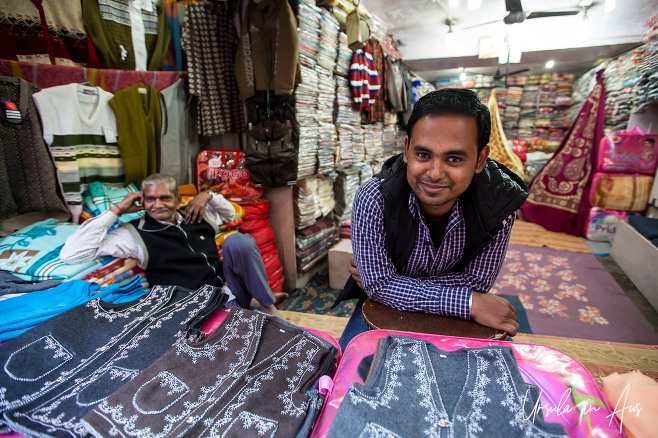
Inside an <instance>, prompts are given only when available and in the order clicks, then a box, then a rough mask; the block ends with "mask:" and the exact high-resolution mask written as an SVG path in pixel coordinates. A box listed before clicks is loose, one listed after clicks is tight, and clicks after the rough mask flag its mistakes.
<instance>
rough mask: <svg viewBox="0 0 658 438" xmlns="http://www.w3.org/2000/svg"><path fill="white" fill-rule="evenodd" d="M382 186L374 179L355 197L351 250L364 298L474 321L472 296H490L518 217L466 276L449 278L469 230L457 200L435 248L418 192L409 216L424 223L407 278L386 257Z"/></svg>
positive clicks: (469, 267) (509, 220)
mask: <svg viewBox="0 0 658 438" xmlns="http://www.w3.org/2000/svg"><path fill="white" fill-rule="evenodd" d="M379 184H380V180H379V179H378V178H371V179H369V180H368V181H366V182H365V183H364V184H363V185H362V186H361V187H359V189H358V190H357V192H356V195H355V197H354V204H353V206H352V221H351V229H352V249H353V251H354V259H355V260H356V266H357V268H358V270H359V275H360V276H361V284H363V289H364V290H365V292H366V294H367V295H368V296H369V297H370V298H372V299H373V300H374V301H378V302H380V303H382V304H385V305H387V306H390V307H393V308H396V309H399V310H411V311H419V312H425V313H432V314H439V315H451V316H459V317H461V318H464V319H468V318H469V317H470V310H469V300H470V296H471V291H480V292H488V291H489V289H491V286H492V285H493V283H494V281H495V280H496V277H497V276H498V273H499V272H500V268H501V266H502V264H503V260H504V259H505V253H506V252H507V244H508V242H509V238H510V233H511V230H512V225H513V224H514V217H515V216H514V214H512V215H511V216H510V217H509V218H507V219H506V220H505V224H504V226H503V228H502V229H501V230H500V231H499V232H498V233H497V234H496V236H495V237H494V239H493V241H492V242H491V243H489V245H487V246H486V247H485V248H484V249H483V250H482V251H481V253H480V254H479V255H478V256H477V257H476V258H474V259H473V260H472V261H471V262H470V263H469V264H468V265H467V266H466V268H465V269H464V272H447V271H448V270H450V268H452V267H453V266H454V265H456V264H457V262H458V261H459V260H460V259H461V257H462V254H463V251H464V245H465V243H466V225H465V223H464V218H463V216H462V213H461V207H460V206H459V200H457V202H456V203H455V206H454V207H453V209H452V210H451V213H450V219H449V221H448V225H447V227H446V233H445V237H444V239H443V242H442V243H441V246H440V247H439V248H438V249H435V248H434V244H433V243H432V238H431V236H430V232H429V229H428V228H427V224H426V222H425V218H424V217H423V215H422V214H421V211H420V207H419V205H418V200H417V198H416V195H415V194H414V192H413V191H412V192H411V195H410V196H409V210H410V211H411V214H412V215H413V216H414V217H415V218H420V220H419V222H420V226H419V229H418V235H417V236H416V243H415V245H414V249H413V251H412V253H411V257H410V258H409V261H408V262H407V266H406V268H405V270H404V273H403V274H404V275H399V274H397V272H396V269H395V266H394V265H393V262H392V261H391V259H390V258H389V257H388V254H387V252H386V243H385V229H384V199H383V197H382V195H381V193H380V191H379Z"/></svg>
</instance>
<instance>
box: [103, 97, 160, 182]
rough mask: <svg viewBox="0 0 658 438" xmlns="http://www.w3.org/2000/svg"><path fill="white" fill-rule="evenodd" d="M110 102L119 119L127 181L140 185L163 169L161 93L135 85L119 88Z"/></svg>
mask: <svg viewBox="0 0 658 438" xmlns="http://www.w3.org/2000/svg"><path fill="white" fill-rule="evenodd" d="M109 104H110V106H111V107H112V110H113V111H114V116H115V117H116V119H117V130H118V133H119V137H118V143H119V150H120V151H121V159H122V160H123V168H124V172H125V175H126V180H125V184H135V185H139V184H141V182H142V181H143V180H144V179H145V178H146V177H147V176H149V175H151V174H153V173H157V172H158V171H159V168H160V141H161V139H162V112H161V109H160V92H159V91H158V90H156V89H155V88H153V87H151V86H150V85H149V86H139V85H136V84H135V85H131V86H129V87H126V88H124V89H123V90H119V91H117V92H116V94H115V95H114V97H113V98H112V99H110V101H109Z"/></svg>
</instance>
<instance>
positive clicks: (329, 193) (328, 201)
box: [315, 175, 336, 217]
mask: <svg viewBox="0 0 658 438" xmlns="http://www.w3.org/2000/svg"><path fill="white" fill-rule="evenodd" d="M316 178H317V190H316V192H315V195H316V196H315V217H324V216H326V215H328V214H329V213H331V212H332V211H333V209H334V207H335V206H336V200H335V199H334V179H333V178H332V177H330V176H324V175H318V176H317V177H316Z"/></svg>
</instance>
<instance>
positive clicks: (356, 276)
mask: <svg viewBox="0 0 658 438" xmlns="http://www.w3.org/2000/svg"><path fill="white" fill-rule="evenodd" d="M347 269H348V270H349V271H350V274H352V278H353V279H354V281H356V284H358V285H359V287H360V288H361V289H363V285H362V284H361V277H360V276H359V271H358V270H357V269H356V262H355V261H354V259H352V260H350V267H349V268H347Z"/></svg>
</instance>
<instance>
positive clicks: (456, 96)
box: [407, 88, 491, 155]
mask: <svg viewBox="0 0 658 438" xmlns="http://www.w3.org/2000/svg"><path fill="white" fill-rule="evenodd" d="M453 114H460V115H465V116H471V117H473V118H474V119H475V122H476V123H477V127H478V155H479V154H480V152H481V151H482V149H484V147H485V146H486V145H487V144H488V143H489V136H490V135H491V117H490V115H489V108H487V106H486V105H484V104H483V103H481V102H480V98H479V97H478V95H477V93H475V92H474V91H471V90H466V89H464V88H443V89H441V90H437V91H432V92H431V93H428V94H426V95H425V96H423V97H421V98H420V99H418V102H416V105H415V106H414V109H413V111H412V112H411V116H410V117H409V121H408V122H407V136H408V137H409V139H410V140H411V133H412V131H413V129H414V125H415V124H416V122H417V121H418V120H419V119H422V118H423V117H427V116H439V115H453Z"/></svg>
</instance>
